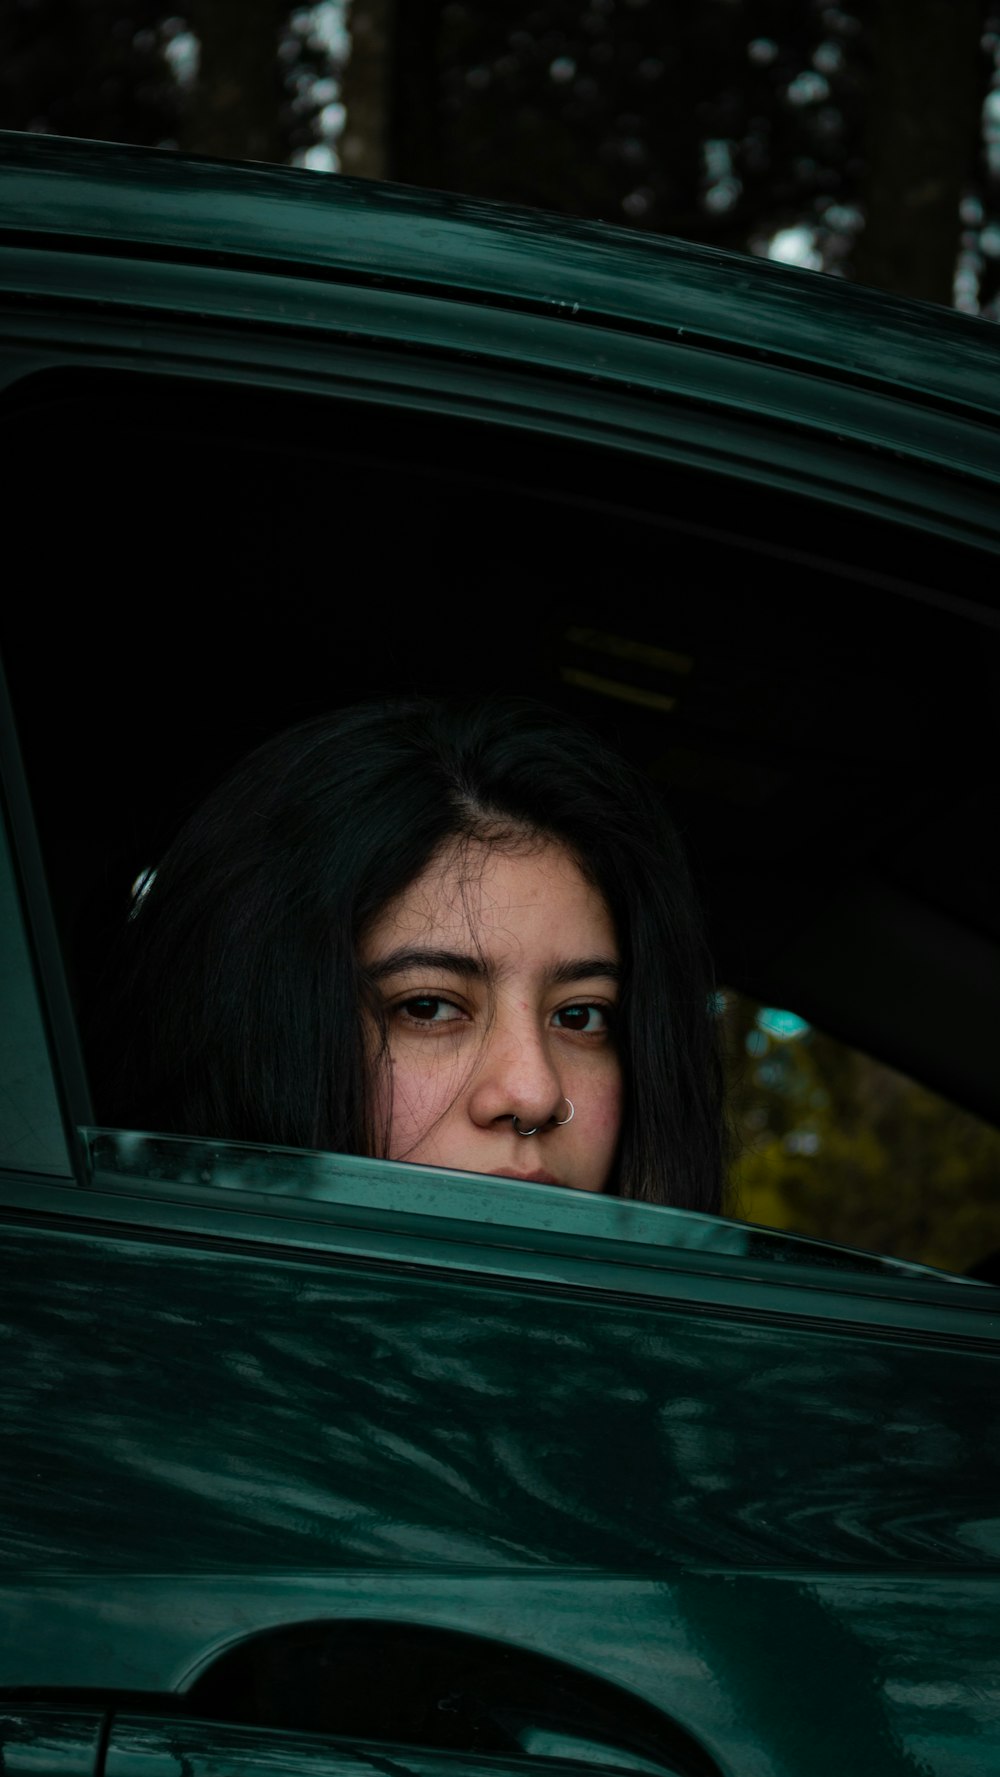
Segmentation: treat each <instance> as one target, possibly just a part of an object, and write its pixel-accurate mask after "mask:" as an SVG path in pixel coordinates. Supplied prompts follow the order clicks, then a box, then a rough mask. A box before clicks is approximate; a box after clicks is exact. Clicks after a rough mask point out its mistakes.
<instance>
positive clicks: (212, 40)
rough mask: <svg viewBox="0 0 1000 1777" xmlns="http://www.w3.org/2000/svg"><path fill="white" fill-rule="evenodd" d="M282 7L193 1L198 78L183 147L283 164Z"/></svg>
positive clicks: (253, 0) (253, 1)
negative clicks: (276, 161)
mask: <svg viewBox="0 0 1000 1777" xmlns="http://www.w3.org/2000/svg"><path fill="white" fill-rule="evenodd" d="M287 11H288V7H287V5H285V4H284V3H283V0H187V13H188V19H187V22H188V24H189V26H190V28H191V30H192V31H193V32H194V35H195V37H196V39H197V42H198V72H197V78H196V79H195V80H194V81H193V83H192V86H191V91H190V94H189V97H188V102H187V104H186V105H185V106H184V108H183V111H182V114H181V122H180V129H179V145H180V147H181V148H182V149H184V150H185V151H186V152H188V153H190V154H214V155H222V156H224V157H225V158H227V159H231V160H270V161H275V160H284V159H285V157H286V154H287V143H286V142H285V140H284V131H283V130H282V116H281V113H282V99H283V91H282V85H283V83H282V75H283V72H284V70H283V68H282V64H281V62H280V61H279V59H278V40H279V25H280V23H281V19H282V15H283V13H287Z"/></svg>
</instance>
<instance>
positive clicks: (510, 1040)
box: [469, 1019, 564, 1129]
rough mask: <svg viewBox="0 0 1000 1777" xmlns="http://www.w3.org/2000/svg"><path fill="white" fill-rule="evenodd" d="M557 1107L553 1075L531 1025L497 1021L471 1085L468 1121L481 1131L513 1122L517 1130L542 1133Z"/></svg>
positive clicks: (559, 1087) (541, 1040) (556, 1079)
mask: <svg viewBox="0 0 1000 1777" xmlns="http://www.w3.org/2000/svg"><path fill="white" fill-rule="evenodd" d="M563 1103H564V1094H563V1089H562V1085H561V1083H560V1079H559V1075H558V1073H557V1072H556V1068H555V1066H554V1063H553V1060H552V1057H551V1056H550V1054H549V1050H548V1045H547V1044H546V1042H545V1038H544V1036H543V1035H542V1033H541V1032H540V1031H539V1030H538V1028H537V1026H536V1025H535V1022H534V1020H533V1019H532V1020H530V1021H528V1020H527V1019H525V1020H524V1021H523V1022H521V1021H518V1020H507V1021H504V1023H503V1024H502V1025H501V1024H500V1022H499V1020H498V1022H497V1024H496V1025H495V1026H494V1028H493V1030H492V1032H491V1033H490V1036H489V1037H488V1038H487V1040H486V1045H485V1049H484V1052H483V1055H482V1057H481V1059H480V1063H479V1066H478V1068H477V1069H476V1074H475V1077H474V1079H473V1081H472V1086H471V1090H470V1093H469V1115H470V1116H471V1118H472V1121H473V1122H474V1123H477V1124H478V1125H479V1126H480V1128H483V1129H485V1128H487V1127H488V1126H489V1125H490V1124H491V1123H497V1122H501V1121H505V1120H507V1119H508V1118H511V1117H516V1118H517V1120H518V1123H519V1125H520V1126H521V1128H522V1129H543V1128H544V1127H545V1125H546V1124H547V1123H551V1122H552V1120H553V1118H554V1117H557V1116H558V1115H559V1114H560V1107H561V1106H562V1105H563Z"/></svg>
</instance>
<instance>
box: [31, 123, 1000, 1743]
mask: <svg viewBox="0 0 1000 1777" xmlns="http://www.w3.org/2000/svg"><path fill="white" fill-rule="evenodd" d="M0 146H2V153H0V290H2V313H0V369H2V389H0V403H2V409H3V415H4V420H5V426H4V435H5V438H6V441H7V462H6V467H5V471H4V489H5V494H6V500H5V529H6V545H7V546H6V552H5V554H6V574H5V586H4V598H3V604H4V611H3V616H2V642H3V649H4V663H5V667H6V672H7V677H8V680H9V695H8V692H7V690H5V691H4V695H3V708H2V720H3V780H4V798H5V828H4V832H5V837H4V842H3V844H4V849H3V852H2V855H0V894H2V899H3V906H2V913H0V921H2V923H0V932H2V953H0V981H2V992H3V1020H4V1022H3V1032H2V1051H0V1054H2V1077H0V1192H2V1214H3V1218H4V1224H5V1265H4V1286H3V1293H2V1306H0V1325H2V1329H3V1335H4V1339H5V1342H6V1343H5V1361H4V1365H3V1370H2V1377H0V1402H2V1418H3V1428H4V1466H3V1482H2V1501H3V1506H2V1515H0V1585H2V1591H3V1605H2V1610H0V1745H2V1751H3V1759H4V1768H5V1771H6V1772H7V1774H8V1777H29V1774H30V1777H253V1774H256V1773H264V1772H266V1773H268V1774H269V1777H300V1774H301V1777H348V1774H354V1773H357V1772H362V1771H363V1772H365V1773H372V1774H374V1773H382V1774H383V1777H385V1774H386V1773H395V1774H397V1777H398V1774H399V1773H404V1772H405V1773H407V1774H413V1777H448V1774H449V1773H454V1774H455V1777H458V1773H468V1774H469V1777H473V1774H475V1777H478V1774H479V1773H482V1777H489V1774H490V1773H493V1774H494V1777H545V1773H547V1772H548V1773H550V1774H551V1777H557V1774H558V1773H559V1772H560V1771H562V1772H565V1773H566V1777H570V1774H571V1773H573V1772H578V1773H580V1774H581V1777H582V1774H583V1773H584V1772H585V1771H590V1772H593V1769H594V1767H595V1766H596V1767H599V1768H601V1769H603V1770H605V1771H608V1772H622V1771H630V1772H644V1773H651V1774H653V1777H656V1774H660V1777H835V1774H836V1777H844V1773H850V1774H851V1777H904V1774H905V1777H931V1774H933V1777H992V1774H993V1773H995V1772H996V1771H997V1769H998V1768H1000V1645H998V1622H1000V1434H998V1424H997V1415H996V1410H995V1401H996V1398H997V1389H998V1383H1000V1371H998V1359H1000V1290H998V1288H997V1287H996V1286H995V1285H993V1284H989V1283H984V1282H981V1281H973V1280H971V1279H969V1278H967V1277H959V1276H952V1275H949V1274H946V1273H943V1272H939V1271H935V1270H931V1269H929V1268H926V1267H923V1266H921V1265H918V1264H915V1263H908V1262H904V1261H903V1260H901V1259H898V1258H893V1257H889V1256H881V1255H879V1254H869V1253H864V1252H860V1251H855V1250H851V1249H849V1248H846V1247H843V1246H836V1245H828V1244H824V1243H823V1242H820V1241H815V1240H809V1239H805V1238H800V1237H797V1236H796V1235H794V1234H791V1233H783V1232H780V1231H774V1230H768V1229H760V1228H755V1227H751V1226H748V1225H746V1224H744V1223H742V1222H739V1221H736V1220H729V1219H723V1218H713V1217H709V1216H702V1215H696V1214H693V1213H685V1212H682V1211H680V1210H672V1209H668V1208H662V1207H658V1206H654V1205H645V1204H640V1203H635V1202H628V1201H623V1200H620V1199H616V1198H612V1197H607V1198H605V1197H600V1196H592V1195H589V1194H587V1193H577V1192H569V1191H566V1192H563V1191H553V1190H551V1189H549V1188H548V1187H547V1186H545V1185H533V1184H519V1183H516V1182H514V1181H512V1180H509V1179H508V1180H504V1179H498V1180H495V1181H490V1183H489V1188H488V1189H484V1187H483V1182H482V1180H480V1179H477V1178H476V1177H474V1176H472V1175H468V1174H462V1173H457V1172H454V1173H449V1172H441V1171H436V1170H435V1169H432V1168H427V1167H411V1166H407V1165H404V1164H401V1163H390V1162H383V1161H376V1160H366V1159H357V1158H345V1157H343V1156H337V1155H332V1154H319V1153H307V1152H299V1151H296V1150H277V1149H268V1148H263V1147H253V1146H249V1145H238V1144H234V1143H229V1142H224V1141H210V1140H203V1141H196V1140H187V1139H184V1138H181V1137H177V1136H167V1135H160V1134H157V1133H156V1132H148V1131H135V1130H127V1129H125V1130H123V1129H115V1128H107V1127H103V1126H102V1125H101V1124H100V1122H99V1120H98V1118H99V1113H100V1105H99V1104H98V1105H97V1107H96V1111H95V1108H94V1106H93V1105H92V1104H91V1102H90V1099H89V1096H88V1087H87V1068H86V1052H85V1047H84V1046H82V1045H81V1040H80V1036H79V1034H78V1019H77V1007H78V1005H80V1004H81V1003H84V1002H86V1001H87V1000H88V999H92V998H93V997H94V994H95V992H96V993H98V994H99V987H100V971H101V966H102V957H103V956H104V954H105V952H106V948H107V941H108V934H109V931H110V930H111V929H112V927H113V926H114V923H115V921H116V919H118V918H119V916H120V909H121V904H122V894H123V890H124V891H127V889H128V885H129V884H132V885H133V887H134V890H135V893H136V894H141V892H142V882H143V880H144V872H145V871H147V870H149V869H151V868H155V864H156V860H157V858H158V856H159V855H160V852H161V849H162V847H163V846H164V845H165V844H166V843H167V842H168V840H169V838H170V836H171V834H172V833H173V832H174V831H175V830H176V829H177V827H178V826H179V825H180V823H181V822H182V820H183V818H184V816H185V813H186V812H187V810H188V809H189V808H190V807H191V806H193V805H194V804H195V803H196V802H197V801H198V800H199V798H200V797H201V795H202V794H203V793H204V791H205V790H206V789H207V787H208V786H209V785H210V784H211V783H213V782H214V781H215V780H216V779H217V778H218V777H219V775H220V773H221V771H222V770H223V769H224V768H225V767H226V765H227V764H228V763H230V762H231V761H232V760H233V759H235V758H237V757H239V756H240V755H242V754H243V753H244V752H246V751H247V749H248V747H249V746H251V745H252V744H254V743H255V742H256V741H257V740H258V739H260V738H262V737H263V736H265V735H267V734H270V733H273V732H276V731H277V730H279V729H280V728H282V727H283V726H286V725H287V724H288V723H290V722H292V721H295V720H297V719H299V718H300V717H303V716H305V715H308V714H310V713H312V712H314V711H316V710H322V709H326V708H330V707H331V706H334V705H337V704H339V703H347V702H352V701H354V700H356V699H357V698H359V697H362V696H365V695H367V694H369V693H373V692H379V691H386V690H393V689H401V688H403V687H409V686H412V685H414V684H419V685H421V686H425V687H427V688H428V689H432V690H435V691H452V690H455V689H462V690H464V691H469V692H473V693H479V692H482V693H487V692H489V691H491V690H494V689H496V688H498V687H501V686H502V687H505V688H507V689H514V690H519V691H523V692H525V693H529V694H531V695H537V696H541V697H543V698H544V699H546V700H547V701H548V702H550V703H555V704H558V705H560V706H561V707H564V708H566V709H570V710H572V711H575V712H577V713H579V714H582V715H584V717H585V718H586V719H588V720H592V721H593V722H594V723H595V725H597V726H599V727H603V728H604V730H605V731H606V732H608V733H609V734H612V735H613V736H614V737H615V739H616V740H617V742H618V744H619V745H620V746H621V747H622V748H623V749H624V750H625V751H627V752H628V753H629V754H630V755H631V756H632V757H634V758H636V759H638V760H640V761H641V762H642V763H643V764H644V765H645V766H646V768H647V769H648V770H649V771H650V773H651V774H652V776H653V777H654V779H655V780H656V781H657V782H658V783H661V784H662V785H663V788H664V793H665V795H666V796H667V798H668V800H669V802H670V805H671V807H672V808H673V809H674V810H675V811H676V813H677V816H678V819H679V821H680V824H681V826H682V828H683V829H684V832H685V835H686V837H687V841H688V845H689V849H690V850H691V853H692V856H693V858H694V861H695V868H696V870H697V872H698V875H699V879H700V882H701V886H702V889H703V893H704V896H705V900H706V905H707V909H708V917H709V923H710V928H711V934H712V938H713V942H714V945H715V948H716V951H717V954H718V956H719V959H720V967H721V971H722V978H723V979H725V980H727V981H731V982H732V983H733V984H734V986H736V987H740V988H742V989H744V990H745V991H746V992H747V993H750V994H755V995H756V996H757V997H758V998H760V999H765V1000H767V1001H768V1003H770V1004H773V1005H775V1006H782V1007H784V1006H788V1007H794V1009H795V1011H796V1012H797V1013H799V1014H801V1016H802V1017H803V1018H806V1019H809V1020H812V1021H814V1022H815V1023H816V1024H817V1025H819V1026H820V1027H822V1028H824V1029H829V1030H831V1031H834V1032H835V1033H838V1034H843V1035H845V1036H847V1037H850V1038H851V1040H853V1041H854V1042H856V1043H857V1044H858V1045H859V1046H860V1047H862V1048H865V1049H867V1050H870V1051H871V1052H872V1053H873V1054H877V1055H881V1056H883V1057H885V1058H886V1059H887V1060H888V1061H891V1062H892V1063H894V1065H895V1066H897V1067H899V1068H901V1069H903V1070H904V1071H905V1072H907V1073H910V1074H912V1075H913V1076H914V1077H916V1078H919V1079H921V1080H924V1081H925V1082H926V1083H927V1084H928V1085H930V1086H932V1087H935V1088H936V1089H938V1090H940V1091H942V1092H946V1093H947V1094H949V1096H951V1097H952V1098H954V1099H956V1100H957V1101H958V1102H959V1103H961V1104H963V1105H965V1106H967V1107H968V1108H969V1109H970V1110H972V1111H975V1112H977V1113H979V1114H980V1115H982V1116H984V1117H986V1118H987V1119H992V1120H993V1121H994V1122H995V1121H997V1120H998V1117H1000V1068H998V1067H997V1042H996V1014H995V1008H996V1005H997V1003H998V991H1000V924H998V911H997V910H998V907H1000V894H998V892H997V888H998V884H997V878H996V863H995V859H994V844H993V833H994V828H995V804H994V802H993V781H994V777H995V760H996V756H997V748H996V707H997V705H996V687H997V680H998V646H997V635H998V628H1000V599H998V594H997V587H998V585H1000V499H998V492H1000V489H998V482H1000V432H998V424H997V422H998V416H1000V374H998V346H997V336H996V334H995V332H994V331H993V330H992V329H991V327H990V326H989V325H988V324H986V323H984V322H977V321H972V320H970V319H968V318H965V317H962V316H958V315H953V314H951V313H948V312H945V311H938V310H935V309H933V308H929V307H923V306H921V305H918V304H908V303H904V302H899V301H896V300H893V299H890V298H888V297H883V296H879V295H877V294H875V293H873V292H870V291H865V290H860V289H857V288H849V287H846V286H844V285H841V284H838V283H837V282H836V281H834V280H829V279H824V278H822V277H818V276H816V275H813V274H809V273H805V272H795V271H793V270H790V269H788V268H785V267H780V266H775V265H770V264H767V263H764V262H759V261H753V260H749V259H741V258H737V257H735V256H731V255H725V254H719V253H715V252H710V251H707V250H704V249H699V248H693V247H690V246H688V245H685V244H684V243H680V242H674V241H669V240H663V239H660V238H654V237H651V236H646V235H637V234H630V233H627V232H625V231H620V230H615V229H611V228H605V227H603V226H599V225H590V224H586V225H585V224H580V223H573V222H569V221H560V220H557V219H553V218H551V217H546V216H540V215H535V214H528V213H523V212H517V211H512V210H505V209H503V208H500V207H499V206H487V205H483V204H479V203H473V202H469V201H466V200H463V199H460V198H455V197H447V196H441V195H436V194H429V193H423V192H417V191H412V190H408V189H404V188H393V187H381V186H377V185H368V184H365V183H363V182H358V181H354V182H352V181H350V180H339V179H328V178H326V177H324V176H322V175H312V174H308V173H298V172H288V171H285V170H282V169H276V168H265V167H262V166H235V165H223V164H213V163H211V162H207V161H197V160H183V159H178V158H176V157H173V156H170V155H168V154H159V153H154V152H141V151H133V150H130V149H125V148H118V147H114V146H105V145H101V146H95V145H93V144H85V143H76V142H61V141H55V140H48V139H44V138H29V137H19V136H7V137H4V138H0ZM900 1165H901V1167H902V1166H904V1165H905V1156H901V1157H900Z"/></svg>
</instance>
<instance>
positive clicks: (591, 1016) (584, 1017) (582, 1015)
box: [555, 1004, 608, 1037]
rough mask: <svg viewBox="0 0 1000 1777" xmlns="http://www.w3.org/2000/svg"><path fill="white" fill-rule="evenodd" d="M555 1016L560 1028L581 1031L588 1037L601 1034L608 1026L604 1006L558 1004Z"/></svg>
mask: <svg viewBox="0 0 1000 1777" xmlns="http://www.w3.org/2000/svg"><path fill="white" fill-rule="evenodd" d="M555 1017H556V1022H557V1024H558V1025H559V1028H560V1029H561V1030H578V1031H583V1032H584V1033H585V1035H586V1036H588V1037H590V1036H597V1035H603V1033H604V1032H605V1031H606V1030H607V1028H608V1011H607V1007H606V1006H592V1005H589V1004H584V1005H579V1006H560V1008H559V1010H558V1012H557V1013H556V1015H555Z"/></svg>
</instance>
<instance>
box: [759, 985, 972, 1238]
mask: <svg viewBox="0 0 1000 1777" xmlns="http://www.w3.org/2000/svg"><path fill="white" fill-rule="evenodd" d="M725 997H726V1009H725V1014H724V1018H725V1029H726V1039H727V1046H728V1052H729V1062H730V1092H731V1099H730V1103H731V1112H732V1119H733V1126H734V1136H735V1141H736V1155H735V1160H734V1164H733V1169H732V1175H731V1183H730V1200H729V1205H728V1207H729V1210H730V1213H731V1214H733V1215H737V1216H740V1217H741V1218H742V1219H744V1220H746V1221H749V1222H759V1223H761V1224H763V1225H764V1226H766V1227H772V1228H786V1229H791V1230H793V1231H794V1232H795V1233H798V1234H809V1235H812V1236H814V1237H816V1238H818V1239H821V1240H831V1241H835V1242H838V1243H840V1244H843V1245H845V1246H857V1247H864V1248H866V1249H868V1250H870V1251H873V1252H882V1253H891V1254H893V1255H894V1256H895V1257H896V1258H901V1259H916V1260H919V1261H920V1262H921V1263H922V1264H926V1265H938V1266H940V1267H941V1268H942V1269H943V1270H946V1271H965V1270H967V1269H968V1268H969V1266H970V1265H973V1264H974V1263H977V1262H978V1261H980V1260H982V1259H984V1258H986V1257H987V1256H988V1255H989V1254H991V1253H995V1252H997V1250H998V1249H1000V1130H996V1129H993V1128H991V1127H990V1126H989V1125H988V1124H985V1123H983V1122H981V1121H980V1120H979V1119H978V1118H976V1117H973V1116H971V1115H970V1114H969V1113H968V1112H966V1111H961V1110H959V1109H958V1108H957V1107H956V1106H955V1105H952V1104H948V1103H947V1102H946V1101H945V1100H944V1099H942V1098H938V1097H937V1096H936V1095H935V1094H934V1093H933V1092H929V1091H927V1090H926V1089H925V1088H924V1087H923V1086H918V1085H917V1084H916V1083H915V1081H913V1080H908V1079H906V1078H904V1076H903V1075H902V1074H897V1073H894V1072H893V1071H892V1069H891V1068H888V1067H884V1066H883V1065H882V1064H881V1063H880V1062H877V1061H873V1060H872V1059H871V1058H870V1057H869V1056H867V1055H862V1054H859V1052H858V1051H857V1050H855V1049H850V1048H848V1047H846V1045H844V1044H843V1043H839V1042H836V1041H835V1040H834V1039H833V1038H832V1037H828V1036H824V1035H822V1034H821V1033H820V1032H819V1031H817V1030H813V1029H811V1028H810V1027H809V1026H808V1025H803V1026H801V1029H800V1030H799V1032H798V1034H792V1035H790V1036H789V1035H780V1034H775V1033H774V1028H773V1027H774V1025H775V1023H776V1022H777V1021H776V1020H774V1018H773V1017H770V1016H769V1014H768V1011H767V1009H766V1008H762V1007H760V1006H759V1005H758V1004H757V1003H756V1002H755V1001H752V1000H748V999H744V998H742V997H741V996H740V995H738V994H734V993H728V994H727V995H726V996H725ZM796 1024H797V1021H796ZM769 1026H770V1027H771V1028H768V1027H769Z"/></svg>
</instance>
